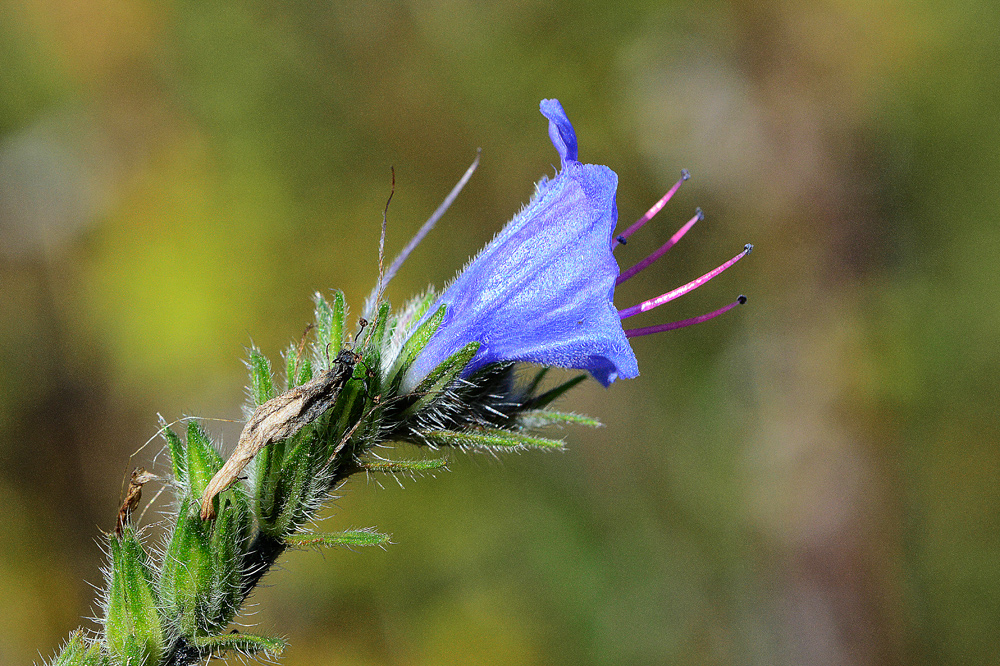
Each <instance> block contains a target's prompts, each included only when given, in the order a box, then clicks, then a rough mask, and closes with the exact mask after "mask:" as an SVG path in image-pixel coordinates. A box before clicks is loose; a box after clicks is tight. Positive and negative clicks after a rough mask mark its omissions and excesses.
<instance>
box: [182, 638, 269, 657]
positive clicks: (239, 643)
mask: <svg viewBox="0 0 1000 666" xmlns="http://www.w3.org/2000/svg"><path fill="white" fill-rule="evenodd" d="M192 642H193V643H194V645H195V647H197V648H199V649H200V650H202V651H207V652H211V653H212V654H220V653H222V652H229V651H236V652H240V653H242V654H245V655H251V654H258V653H261V652H264V653H267V654H270V655H279V654H281V652H282V651H283V650H284V649H285V645H286V643H285V641H283V640H282V639H280V638H275V637H273V636H258V635H256V634H239V633H232V634H222V635H221V636H199V637H198V638H195V639H194V640H193V641H192Z"/></svg>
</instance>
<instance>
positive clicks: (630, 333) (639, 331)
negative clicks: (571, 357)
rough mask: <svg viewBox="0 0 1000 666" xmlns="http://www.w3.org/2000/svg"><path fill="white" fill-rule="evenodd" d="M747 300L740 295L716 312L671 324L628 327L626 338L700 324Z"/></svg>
mask: <svg viewBox="0 0 1000 666" xmlns="http://www.w3.org/2000/svg"><path fill="white" fill-rule="evenodd" d="M746 302H747V297H746V296H740V297H739V298H737V299H736V300H735V301H733V302H732V303H730V304H729V305H727V306H725V307H721V308H719V309H718V310H716V311H714V312H709V313H708V314H703V315H701V316H700V317H692V318H690V319H682V320H681V321H675V322H671V323H669V324H660V325H659V326H645V327H643V328H627V329H625V337H626V338H638V337H641V336H643V335H653V334H654V333H663V332H664V331H673V330H675V329H678V328H684V327H686V326H694V325H695V324H700V323H702V322H704V321H708V320H709V319H715V318H716V317H718V316H719V315H721V314H724V313H726V312H729V311H730V310H732V309H733V308H735V307H736V306H737V305H743V304H744V303H746Z"/></svg>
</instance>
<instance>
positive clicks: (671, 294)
mask: <svg viewBox="0 0 1000 666" xmlns="http://www.w3.org/2000/svg"><path fill="white" fill-rule="evenodd" d="M751 250H753V245H751V244H750V243H747V244H746V245H744V246H743V251H742V252H740V253H739V254H738V255H736V256H735V257H733V258H732V259H730V260H729V261H727V262H726V263H724V264H722V265H721V266H719V267H717V268H713V269H712V270H710V271H709V272H707V273H705V274H704V275H702V276H701V277H700V278H697V279H694V280H691V281H690V282H688V283H687V284H685V285H684V286H681V287H677V288H676V289H674V290H673V291H668V292H667V293H665V294H660V295H659V296H657V297H656V298H651V299H649V300H648V301H643V302H642V303H639V304H637V305H633V306H632V307H630V308H625V309H624V310H619V311H618V316H619V317H620V318H621V319H628V318H629V317H632V316H635V315H637V314H639V313H640V312H646V311H647V310H652V309H653V308H656V307H659V306H661V305H663V304H664V303H669V302H670V301H672V300H674V299H675V298H679V297H681V296H683V295H684V294H686V293H688V292H689V291H693V290H695V289H697V288H698V287H700V286H701V285H703V284H705V283H706V282H708V281H709V280H711V279H712V278H714V277H715V276H716V275H719V274H720V273H722V272H723V271H724V270H726V269H727V268H729V267H730V266H732V265H733V264H735V263H736V262H737V261H739V260H740V259H742V258H743V257H745V256H747V255H748V254H750V251H751Z"/></svg>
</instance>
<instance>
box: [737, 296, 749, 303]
mask: <svg viewBox="0 0 1000 666" xmlns="http://www.w3.org/2000/svg"><path fill="white" fill-rule="evenodd" d="M736 301H737V302H738V303H739V304H740V305H746V302H747V297H746V296H744V295H743V294H740V295H739V298H737V299H736Z"/></svg>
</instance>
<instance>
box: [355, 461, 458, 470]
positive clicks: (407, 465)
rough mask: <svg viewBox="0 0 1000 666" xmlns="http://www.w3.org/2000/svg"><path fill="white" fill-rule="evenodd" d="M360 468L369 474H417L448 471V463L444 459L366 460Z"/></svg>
mask: <svg viewBox="0 0 1000 666" xmlns="http://www.w3.org/2000/svg"><path fill="white" fill-rule="evenodd" d="M359 466H360V467H361V469H364V470H367V471H369V472H379V473H383V474H416V473H420V472H430V471H434V470H437V469H447V468H448V461H447V460H445V459H443V458H429V459H422V460H365V461H362V462H361V463H360V464H359Z"/></svg>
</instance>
